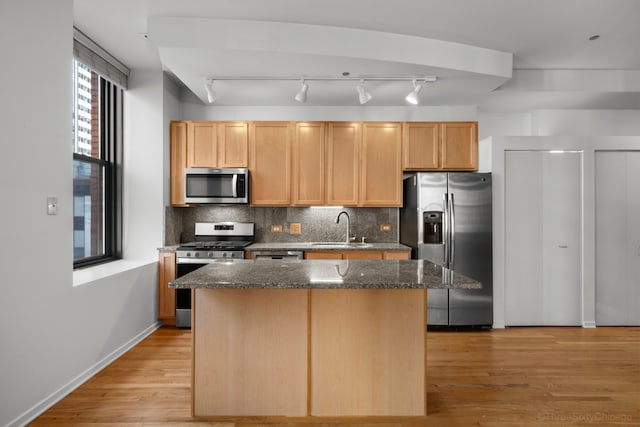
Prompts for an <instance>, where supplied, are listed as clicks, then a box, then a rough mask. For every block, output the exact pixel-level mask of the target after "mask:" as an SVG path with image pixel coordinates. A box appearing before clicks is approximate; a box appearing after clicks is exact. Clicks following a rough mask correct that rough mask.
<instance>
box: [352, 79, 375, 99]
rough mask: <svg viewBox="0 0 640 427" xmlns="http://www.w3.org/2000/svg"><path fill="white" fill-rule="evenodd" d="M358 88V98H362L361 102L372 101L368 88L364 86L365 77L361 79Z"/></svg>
mask: <svg viewBox="0 0 640 427" xmlns="http://www.w3.org/2000/svg"><path fill="white" fill-rule="evenodd" d="M356 90H357V91H358V99H359V100H360V104H366V103H367V102H369V101H371V98H373V97H372V96H371V94H370V93H369V92H367V89H366V88H365V87H364V79H362V80H360V83H359V84H358V86H356Z"/></svg>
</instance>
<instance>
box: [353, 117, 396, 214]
mask: <svg viewBox="0 0 640 427" xmlns="http://www.w3.org/2000/svg"><path fill="white" fill-rule="evenodd" d="M360 182H361V184H360V203H359V204H360V205H361V206H402V124H401V123H364V124H363V125H362V176H361V181H360Z"/></svg>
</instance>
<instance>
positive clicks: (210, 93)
mask: <svg viewBox="0 0 640 427" xmlns="http://www.w3.org/2000/svg"><path fill="white" fill-rule="evenodd" d="M214 82H215V80H214V79H207V81H206V82H205V84H204V89H205V90H206V91H207V100H208V101H209V104H211V103H212V102H213V101H215V100H216V91H215V90H213V83H214Z"/></svg>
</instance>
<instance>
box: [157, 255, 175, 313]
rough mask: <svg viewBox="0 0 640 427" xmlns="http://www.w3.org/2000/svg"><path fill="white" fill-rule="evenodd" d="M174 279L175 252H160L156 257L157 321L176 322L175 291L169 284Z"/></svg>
mask: <svg viewBox="0 0 640 427" xmlns="http://www.w3.org/2000/svg"><path fill="white" fill-rule="evenodd" d="M175 278H176V251H166V250H161V251H160V253H159V255H158V319H160V320H164V321H167V323H171V322H172V321H173V322H175V320H176V291H175V289H169V286H168V284H169V282H171V281H172V280H175Z"/></svg>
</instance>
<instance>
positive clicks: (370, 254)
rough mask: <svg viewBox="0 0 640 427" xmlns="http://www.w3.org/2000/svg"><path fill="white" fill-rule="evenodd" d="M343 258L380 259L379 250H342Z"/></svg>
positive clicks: (380, 253)
mask: <svg viewBox="0 0 640 427" xmlns="http://www.w3.org/2000/svg"><path fill="white" fill-rule="evenodd" d="M342 258H343V259H365V260H366V259H370V260H371V259H373V260H378V259H382V252H381V251H344V252H342Z"/></svg>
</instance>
